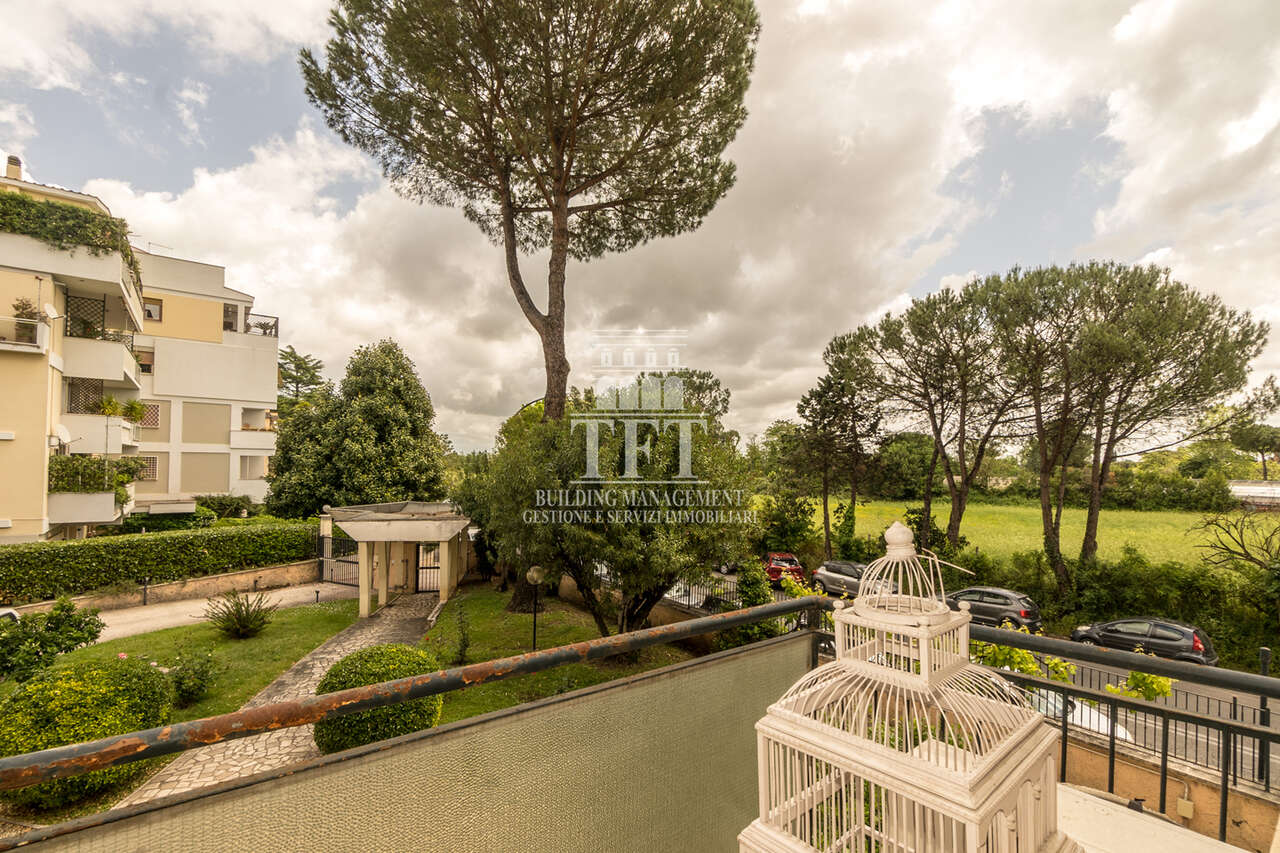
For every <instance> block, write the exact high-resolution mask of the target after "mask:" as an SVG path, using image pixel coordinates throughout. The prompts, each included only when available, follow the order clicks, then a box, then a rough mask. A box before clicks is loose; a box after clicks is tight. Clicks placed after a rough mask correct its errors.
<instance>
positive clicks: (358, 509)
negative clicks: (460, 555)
mask: <svg viewBox="0 0 1280 853" xmlns="http://www.w3.org/2000/svg"><path fill="white" fill-rule="evenodd" d="M325 512H327V513H329V515H331V516H333V521H334V523H335V524H337V525H338V526H339V527H341V528H342V529H343V530H344V531H346V533H347V535H348V536H350V537H351V538H352V539H354V540H356V541H357V542H446V541H448V540H449V539H452V538H453V537H454V536H456V535H457V534H458V533H459V532H460V531H462V530H466V529H467V527H468V526H470V524H471V519H469V518H467V517H466V516H465V515H463V514H462V513H460V512H458V510H457V509H456V508H455V507H454V506H453V504H450V503H444V502H441V501H397V502H396V503H385V504H362V505H359V506H335V507H325Z"/></svg>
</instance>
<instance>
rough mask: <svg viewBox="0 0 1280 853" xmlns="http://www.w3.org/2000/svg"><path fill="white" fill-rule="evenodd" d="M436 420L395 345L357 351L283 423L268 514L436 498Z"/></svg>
mask: <svg viewBox="0 0 1280 853" xmlns="http://www.w3.org/2000/svg"><path fill="white" fill-rule="evenodd" d="M434 419H435V409H434V408H433V407H432V405H431V398H430V397H429V396H428V395H427V391H426V389H425V388H423V387H422V382H421V381H420V380H419V379H418V371H417V368H416V367H414V364H413V362H412V361H411V360H410V359H409V357H408V356H407V355H405V354H404V351H403V350H401V349H400V347H399V346H398V345H397V344H396V343H395V342H394V341H391V340H384V341H380V342H378V343H376V344H371V345H369V346H364V347H360V348H359V349H357V350H356V352H355V354H354V355H352V356H351V360H350V361H349V362H348V363H347V373H346V376H345V377H344V378H343V380H342V384H341V385H340V386H339V387H337V388H334V387H333V386H332V385H328V384H326V385H323V386H321V387H320V388H319V389H317V390H316V391H314V392H313V393H312V394H311V399H310V400H308V401H304V402H303V403H302V404H300V405H298V406H297V407H296V408H295V409H294V413H293V415H292V416H291V417H289V418H287V419H286V420H284V421H283V422H282V423H281V428H280V433H279V436H278V437H277V439H276V455H275V457H274V459H273V463H272V473H271V475H270V476H269V477H268V478H267V479H268V481H269V482H270V484H271V491H270V493H269V494H268V495H267V509H268V511H269V512H270V513H271V514H272V515H279V516H307V515H312V514H314V513H316V512H318V511H319V510H320V509H321V508H322V507H323V506H324V505H325V504H330V505H333V506H345V505H350V504H365V503H383V502H388V501H401V500H438V499H439V498H441V497H442V496H443V494H444V480H443V457H444V449H445V444H444V440H443V439H442V437H441V436H440V435H438V434H437V433H436V432H435V431H434V430H433V429H432V422H433V420H434Z"/></svg>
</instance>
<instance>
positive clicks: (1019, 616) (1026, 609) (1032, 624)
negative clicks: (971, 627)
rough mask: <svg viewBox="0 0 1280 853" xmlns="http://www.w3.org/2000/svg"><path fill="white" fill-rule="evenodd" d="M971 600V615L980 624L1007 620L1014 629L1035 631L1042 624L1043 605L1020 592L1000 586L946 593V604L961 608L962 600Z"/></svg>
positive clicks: (978, 587)
mask: <svg viewBox="0 0 1280 853" xmlns="http://www.w3.org/2000/svg"><path fill="white" fill-rule="evenodd" d="M962 601H967V602H969V615H970V616H972V617H973V621H974V622H977V623H978V624H979V625H995V626H996V627H999V626H1001V625H1003V624H1004V623H1006V622H1008V623H1010V624H1012V625H1013V627H1015V628H1026V629H1027V630H1028V631H1030V632H1031V633H1033V634H1034V633H1036V632H1037V631H1039V630H1040V629H1041V627H1043V623H1042V622H1041V621H1040V608H1039V607H1036V603H1035V602H1034V601H1032V600H1031V599H1030V598H1027V597H1026V596H1025V595H1023V594H1022V593H1020V592H1015V591H1014V590H1011V589H1001V588H1000V587H997V586H971V587H968V588H967V589H962V590H960V591H959V592H953V593H951V594H950V595H948V596H947V606H948V607H950V608H951V609H952V610H959V609H960V602H962Z"/></svg>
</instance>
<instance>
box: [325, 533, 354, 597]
mask: <svg viewBox="0 0 1280 853" xmlns="http://www.w3.org/2000/svg"><path fill="white" fill-rule="evenodd" d="M359 547H360V546H359V545H358V544H357V543H356V541H355V540H354V539H350V538H348V537H346V536H319V535H317V537H316V554H317V555H318V556H319V559H320V579H321V580H325V581H328V582H329V583H338V584H342V585H343V586H359V585H360V558H359V557H358V556H357V554H356V552H357V551H358V550H359Z"/></svg>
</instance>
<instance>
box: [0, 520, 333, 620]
mask: <svg viewBox="0 0 1280 853" xmlns="http://www.w3.org/2000/svg"><path fill="white" fill-rule="evenodd" d="M316 531H317V523H316V522H314V521H298V522H293V523H291V524H262V525H247V526H244V527H206V528H202V529H197V530H172V531H165V532H157V533H135V534H125V535H122V536H100V537H95V538H93V539H77V540H73V541H68V542H32V543H27V544H21V545H3V546H0V604H14V603H22V602H27V601H43V600H45V599H50V598H56V597H57V596H59V595H79V594H81V593H85V592H89V591H91V590H95V589H102V588H103V587H107V586H112V585H114V584H120V583H128V582H132V583H137V584H141V583H142V582H143V581H144V580H145V579H147V578H150V579H151V583H164V582H165V581H175V580H183V579H184V578H193V577H202V576H204V575H216V574H220V573H222V572H234V571H237V570H239V569H253V568H257V567H259V566H274V565H277V564H280V563H292V562H296V561H298V560H305V559H308V558H310V557H314V556H315V553H316Z"/></svg>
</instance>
